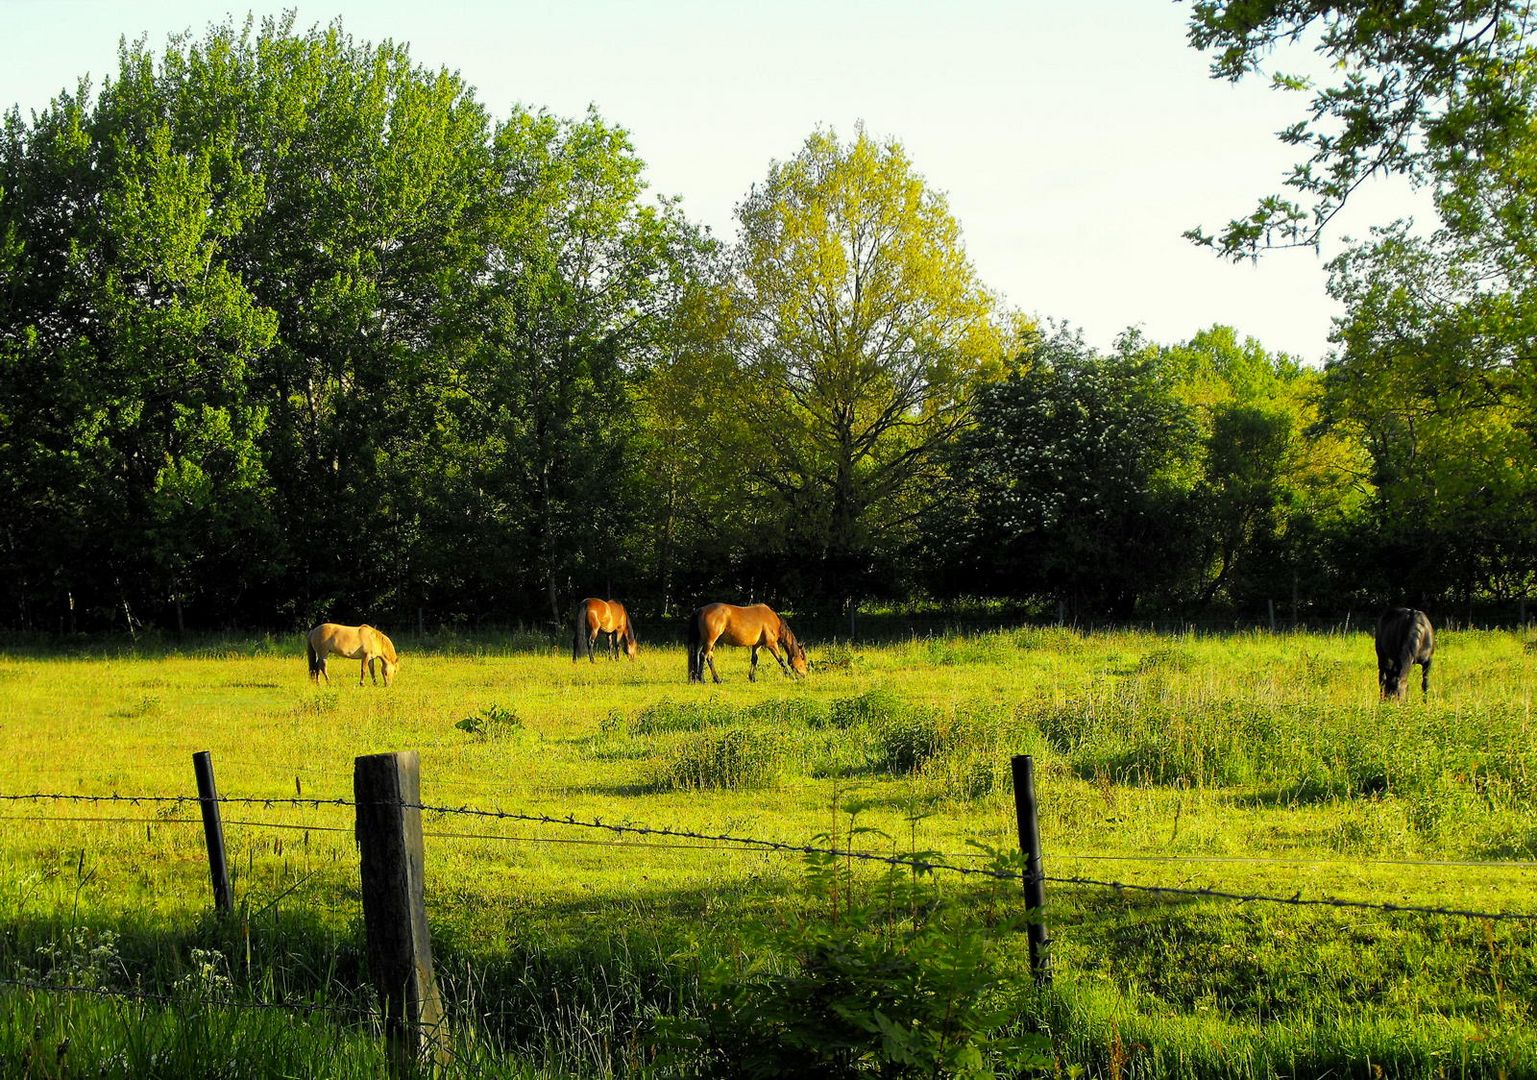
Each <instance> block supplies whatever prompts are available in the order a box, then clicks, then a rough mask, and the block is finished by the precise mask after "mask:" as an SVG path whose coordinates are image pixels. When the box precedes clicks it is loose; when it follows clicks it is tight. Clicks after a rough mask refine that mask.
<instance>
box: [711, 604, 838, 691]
mask: <svg viewBox="0 0 1537 1080" xmlns="http://www.w3.org/2000/svg"><path fill="white" fill-rule="evenodd" d="M717 641H723V642H725V643H726V644H727V645H741V646H745V647H748V648H751V649H752V666H751V667H749V668H748V671H747V679H748V681H749V682H756V681H757V680H758V650H759V649H767V650H768V651H769V655H770V656H772V657H773V658H774V659H775V660H778V661H779V670H781V671H783V672H784V673H785V674H786V675H790V676H796V675H804V674H806V668H807V666H808V665H807V663H806V650H805V649H804V648H803V647H802V646H801V643H800V642H799V641H796V640H795V635H794V634H793V633H791V632H790V624H789V623H787V622H785V621H784V620H783V619H781V618H780V617H779V615H778V614H777V613H775V611H774V609H773V608H771V607H769V606H768V605H767V604H753V605H752V606H751V607H738V606H737V605H735V604H706V605H705V606H704V607H702V608H700V609H699V610H698V611H696V612H694V615H693V617H692V618H691V619H689V621H688V681H689V682H704V669H705V665H706V664H708V665H709V666H710V674H711V675H712V676H714V677H715V681H716V682H720V674H719V673H718V672H717V671H716V670H715V643H716V642H717ZM780 645H783V646H784V649H785V655H786V656H788V657H789V658H790V663H789V666H788V667H787V666H785V660H784V657H782V656H780V655H779V646H780Z"/></svg>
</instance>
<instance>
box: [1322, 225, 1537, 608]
mask: <svg viewBox="0 0 1537 1080" xmlns="http://www.w3.org/2000/svg"><path fill="white" fill-rule="evenodd" d="M1506 254H1507V255H1508V254H1509V250H1508V249H1507V251H1506ZM1519 277H1520V275H1515V276H1511V275H1506V274H1502V273H1499V272H1496V271H1494V270H1493V268H1492V267H1491V264H1490V262H1489V260H1488V259H1487V258H1485V257H1484V252H1483V251H1482V245H1478V244H1474V245H1468V244H1464V243H1461V242H1459V241H1458V240H1457V239H1456V238H1455V233H1454V232H1451V231H1445V230H1443V231H1442V232H1441V233H1440V234H1438V235H1437V237H1435V238H1432V239H1429V240H1426V239H1422V238H1415V237H1412V236H1410V235H1408V233H1407V232H1406V230H1405V229H1404V228H1403V227H1401V226H1396V227H1393V228H1389V229H1384V230H1379V231H1378V232H1377V233H1376V236H1375V239H1374V241H1373V242H1371V243H1369V244H1365V245H1362V246H1360V247H1358V248H1355V249H1352V250H1351V251H1349V252H1347V253H1346V254H1345V255H1342V256H1341V257H1340V258H1339V259H1337V260H1335V262H1334V263H1333V264H1331V279H1330V288H1331V291H1332V292H1333V293H1334V295H1335V297H1336V298H1337V299H1339V300H1341V301H1342V302H1343V303H1344V304H1345V305H1346V308H1347V314H1346V315H1345V317H1344V318H1343V319H1341V320H1340V323H1339V325H1338V328H1337V330H1336V332H1335V336H1336V339H1337V340H1338V341H1339V342H1340V343H1341V345H1342V346H1343V350H1342V353H1341V355H1340V356H1339V357H1337V358H1336V359H1335V360H1334V361H1333V362H1331V363H1330V365H1329V367H1328V369H1327V372H1326V381H1327V385H1328V391H1329V397H1328V406H1329V414H1330V417H1331V418H1332V420H1333V421H1334V423H1336V424H1338V425H1340V426H1342V427H1347V428H1349V429H1352V430H1354V431H1355V432H1357V433H1358V437H1359V438H1360V439H1361V441H1362V443H1363V444H1364V445H1365V447H1366V448H1367V450H1368V451H1369V453H1370V455H1371V465H1372V481H1373V487H1374V497H1373V500H1372V504H1371V508H1370V509H1371V513H1370V517H1369V522H1368V523H1369V528H1368V529H1366V530H1365V531H1364V535H1363V541H1364V543H1363V545H1362V546H1363V551H1362V554H1361V564H1362V565H1361V576H1362V577H1363V579H1364V580H1367V581H1369V582H1371V584H1372V586H1373V588H1374V589H1375V590H1376V592H1377V593H1378V594H1379V595H1383V596H1394V595H1405V592H1404V591H1405V590H1406V589H1412V590H1413V592H1412V594H1410V595H1412V596H1413V597H1415V598H1418V599H1420V600H1423V601H1428V600H1431V599H1437V598H1443V599H1444V598H1450V597H1451V596H1453V595H1460V596H1461V597H1463V598H1467V597H1469V596H1471V595H1475V594H1480V593H1492V594H1494V595H1495V596H1515V595H1525V594H1526V593H1527V592H1528V591H1529V590H1530V589H1531V587H1532V585H1533V584H1537V581H1534V578H1533V572H1532V567H1533V566H1534V565H1537V526H1534V524H1533V518H1532V514H1531V506H1532V504H1533V501H1534V500H1537V296H1534V295H1533V294H1532V293H1531V291H1530V285H1529V284H1528V283H1523V282H1521V281H1520V280H1519Z"/></svg>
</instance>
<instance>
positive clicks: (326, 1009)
mask: <svg viewBox="0 0 1537 1080" xmlns="http://www.w3.org/2000/svg"><path fill="white" fill-rule="evenodd" d="M6 986H8V987H11V988H13V989H18V990H37V991H42V992H44V993H50V994H85V995H90V996H93V997H99V998H120V999H123V1000H127V1001H148V1002H153V1003H155V1004H157V1005H176V1006H186V1005H187V1004H188V1003H194V1004H198V1005H207V1006H210V1007H212V1008H218V1009H271V1010H277V1011H282V1012H319V1013H332V1014H335V1015H339V1016H360V1017H369V1018H374V1017H377V1016H378V1012H377V1011H376V1010H374V1009H362V1008H358V1007H356V1006H351V1005H322V1004H320V1003H318V1002H309V1001H255V1000H252V1001H247V1000H240V999H237V998H210V997H199V996H195V995H187V994H180V995H178V994H164V993H157V992H155V991H151V990H129V989H114V988H107V987H100V986H76V985H71V984H67V983H53V982H47V981H45V980H41V979H10V978H0V987H6Z"/></svg>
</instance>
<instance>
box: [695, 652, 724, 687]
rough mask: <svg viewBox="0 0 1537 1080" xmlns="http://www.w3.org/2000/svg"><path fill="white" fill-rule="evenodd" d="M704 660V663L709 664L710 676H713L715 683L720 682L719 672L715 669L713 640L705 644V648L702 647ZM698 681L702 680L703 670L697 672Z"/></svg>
mask: <svg viewBox="0 0 1537 1080" xmlns="http://www.w3.org/2000/svg"><path fill="white" fill-rule="evenodd" d="M704 662H705V663H706V664H709V665H710V675H711V677H713V678H714V679H715V681H716V682H717V683H719V682H720V672H718V671H716V670H715V645H714V643H713V642H712V643H711V644H709V645H706V646H705V649H704ZM699 681H700V682H704V672H703V671H701V672H700V673H699Z"/></svg>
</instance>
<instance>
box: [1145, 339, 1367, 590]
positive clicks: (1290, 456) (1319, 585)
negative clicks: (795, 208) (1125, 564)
mask: <svg viewBox="0 0 1537 1080" xmlns="http://www.w3.org/2000/svg"><path fill="white" fill-rule="evenodd" d="M1165 363H1166V364H1167V365H1168V366H1169V368H1170V371H1171V374H1172V378H1173V379H1174V381H1175V392H1176V394H1177V395H1178V396H1179V397H1180V399H1181V400H1183V401H1184V402H1185V403H1186V404H1187V405H1189V406H1190V407H1191V409H1192V410H1193V416H1194V419H1195V421H1196V425H1197V428H1198V430H1199V432H1200V442H1201V453H1200V455H1199V476H1198V477H1197V478H1196V480H1195V481H1194V488H1193V493H1194V496H1195V499H1194V504H1193V505H1194V513H1193V516H1192V518H1191V527H1192V529H1193V535H1192V539H1193V540H1195V541H1196V542H1198V543H1199V545H1200V548H1201V559H1200V562H1201V571H1200V580H1199V583H1198V584H1197V585H1196V586H1195V588H1194V593H1195V598H1196V599H1197V600H1199V601H1200V602H1202V603H1211V602H1213V601H1215V600H1217V599H1218V598H1219V597H1220V598H1222V599H1225V600H1226V601H1228V602H1230V603H1233V604H1235V605H1239V606H1242V605H1243V604H1245V603H1248V602H1251V601H1257V600H1259V599H1262V598H1267V597H1268V598H1275V597H1278V596H1285V595H1286V594H1287V593H1292V594H1293V595H1294V596H1295V595H1296V594H1297V593H1298V592H1299V591H1300V590H1301V588H1302V587H1303V586H1306V591H1307V594H1308V595H1310V596H1323V595H1327V594H1328V592H1329V589H1330V588H1332V586H1330V585H1328V584H1327V583H1326V581H1324V580H1322V579H1321V576H1320V575H1321V573H1322V572H1324V571H1325V570H1326V569H1327V568H1328V561H1327V559H1325V558H1324V557H1323V555H1322V553H1321V551H1320V548H1321V547H1322V546H1323V544H1322V543H1321V537H1323V536H1337V535H1339V534H1340V533H1341V532H1342V531H1343V530H1345V529H1347V528H1349V527H1350V526H1351V525H1353V524H1354V517H1353V515H1355V514H1356V513H1357V511H1358V510H1359V508H1360V506H1361V503H1362V500H1363V498H1364V493H1363V490H1362V486H1361V478H1362V477H1364V476H1365V474H1366V472H1367V471H1368V467H1367V463H1366V462H1365V460H1364V457H1363V456H1362V454H1361V452H1360V449H1359V445H1358V443H1357V442H1356V441H1355V440H1354V439H1353V438H1352V437H1351V436H1349V435H1347V434H1345V433H1344V432H1342V431H1335V430H1329V429H1327V428H1325V427H1324V426H1322V425H1321V424H1320V419H1321V412H1320V406H1321V401H1322V396H1323V387H1322V380H1321V378H1320V373H1319V372H1318V371H1317V370H1316V369H1313V368H1307V367H1304V366H1303V365H1301V364H1300V363H1298V362H1297V361H1296V360H1295V359H1293V358H1291V357H1289V356H1286V355H1285V354H1272V353H1269V352H1267V351H1266V350H1265V349H1264V348H1263V347H1262V346H1261V345H1260V343H1259V342H1257V341H1255V340H1254V339H1253V338H1249V339H1245V340H1243V341H1240V340H1239V339H1238V336H1237V334H1235V333H1234V331H1233V330H1232V329H1231V328H1230V327H1225V326H1215V327H1212V328H1211V329H1209V330H1203V331H1201V332H1200V333H1198V334H1196V335H1195V336H1194V337H1193V338H1192V339H1191V340H1190V341H1188V342H1185V343H1182V344H1180V345H1176V346H1173V347H1171V348H1170V349H1168V350H1166V355H1165Z"/></svg>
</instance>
